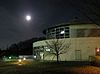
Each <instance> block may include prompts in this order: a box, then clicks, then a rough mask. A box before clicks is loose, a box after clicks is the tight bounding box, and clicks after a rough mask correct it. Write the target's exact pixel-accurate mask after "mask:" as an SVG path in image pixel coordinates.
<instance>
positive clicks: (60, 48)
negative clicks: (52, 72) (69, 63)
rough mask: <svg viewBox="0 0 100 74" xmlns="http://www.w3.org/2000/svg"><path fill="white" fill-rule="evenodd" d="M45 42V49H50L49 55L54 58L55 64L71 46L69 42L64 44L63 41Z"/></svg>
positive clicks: (52, 40)
mask: <svg viewBox="0 0 100 74" xmlns="http://www.w3.org/2000/svg"><path fill="white" fill-rule="evenodd" d="M45 42H46V44H47V47H48V48H49V49H50V52H49V54H53V55H54V56H56V59H57V62H59V57H60V55H61V54H64V53H66V52H67V51H68V49H69V48H70V45H71V44H70V42H69V43H67V42H66V43H65V40H63V39H51V40H49V41H45Z"/></svg>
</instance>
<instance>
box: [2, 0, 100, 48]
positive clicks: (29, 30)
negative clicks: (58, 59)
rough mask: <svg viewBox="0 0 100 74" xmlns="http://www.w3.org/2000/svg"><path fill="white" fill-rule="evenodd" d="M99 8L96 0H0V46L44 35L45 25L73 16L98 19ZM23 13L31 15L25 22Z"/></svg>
mask: <svg viewBox="0 0 100 74" xmlns="http://www.w3.org/2000/svg"><path fill="white" fill-rule="evenodd" d="M99 8H100V2H99V0H0V48H2V49H4V48H6V47H7V46H9V45H10V44H12V43H17V42H19V41H24V40H27V39H30V38H33V37H41V36H44V35H43V33H42V31H43V30H44V29H46V28H47V27H50V26H53V25H54V24H58V23H65V22H66V23H68V22H71V21H73V20H74V19H75V17H78V21H81V22H91V19H92V20H93V21H92V22H98V21H99V20H100V9H99ZM27 14H29V15H31V17H32V19H31V21H29V22H28V21H26V20H25V16H26V15H27ZM87 15H88V17H89V18H88V17H87Z"/></svg>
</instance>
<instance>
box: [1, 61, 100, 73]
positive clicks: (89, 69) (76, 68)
mask: <svg viewBox="0 0 100 74" xmlns="http://www.w3.org/2000/svg"><path fill="white" fill-rule="evenodd" d="M0 74H100V67H96V66H90V65H89V63H87V62H60V63H59V64H57V63H55V62H36V61H33V62H26V61H24V62H21V63H18V62H1V63H0Z"/></svg>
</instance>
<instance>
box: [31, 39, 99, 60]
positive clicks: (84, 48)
mask: <svg viewBox="0 0 100 74" xmlns="http://www.w3.org/2000/svg"><path fill="white" fill-rule="evenodd" d="M60 40H64V41H65V43H66V44H67V43H69V42H70V43H71V45H70V49H68V52H66V53H65V54H62V55H60V60H61V61H65V60H66V61H76V58H75V57H76V56H75V54H76V53H75V51H76V50H80V54H81V56H80V57H81V59H80V60H79V61H86V60H89V56H95V54H96V52H95V48H97V47H100V37H83V38H65V39H60ZM47 41H48V42H49V40H47ZM38 46H46V43H45V41H38V42H35V43H33V47H38ZM44 54H45V53H44ZM44 60H56V57H54V56H53V55H52V54H48V55H46V56H45V55H44Z"/></svg>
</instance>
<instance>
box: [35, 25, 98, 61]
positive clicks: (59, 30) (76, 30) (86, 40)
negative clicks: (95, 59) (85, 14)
mask: <svg viewBox="0 0 100 74" xmlns="http://www.w3.org/2000/svg"><path fill="white" fill-rule="evenodd" d="M43 33H44V34H45V35H46V40H42V41H37V42H35V43H33V49H34V50H33V55H34V58H36V59H41V60H56V57H55V56H54V55H52V54H48V55H46V54H47V52H51V49H50V48H49V47H48V45H47V43H46V41H48V42H50V41H51V40H55V39H59V40H60V41H65V43H64V44H68V42H70V48H69V49H68V51H67V52H66V53H64V54H61V55H60V60H61V61H88V60H90V59H91V56H99V55H100V26H98V25H96V24H93V23H74V24H73V23H70V24H67V23H63V24H58V25H56V26H54V27H50V28H48V29H46V30H44V32H43ZM66 50H67V49H66Z"/></svg>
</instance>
